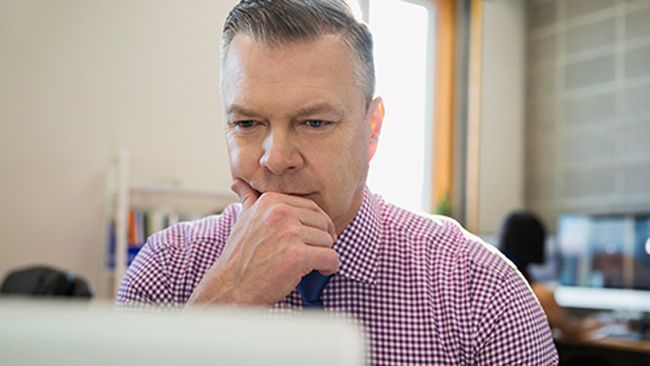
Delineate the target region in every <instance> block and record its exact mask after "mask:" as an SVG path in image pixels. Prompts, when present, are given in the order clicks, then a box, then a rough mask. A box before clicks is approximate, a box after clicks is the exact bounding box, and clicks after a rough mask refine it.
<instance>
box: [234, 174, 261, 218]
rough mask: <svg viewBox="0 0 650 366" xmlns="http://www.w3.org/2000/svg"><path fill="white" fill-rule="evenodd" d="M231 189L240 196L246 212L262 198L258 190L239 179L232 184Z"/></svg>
mask: <svg viewBox="0 0 650 366" xmlns="http://www.w3.org/2000/svg"><path fill="white" fill-rule="evenodd" d="M230 189H231V190H232V191H233V192H235V193H236V194H237V195H238V196H239V199H240V200H241V203H242V207H243V209H244V211H245V210H247V209H249V208H250V207H251V206H253V205H254V204H255V202H257V199H258V198H259V197H260V194H259V193H258V192H257V191H256V190H254V189H253V188H251V186H250V185H248V183H246V182H244V181H243V180H241V179H239V178H238V179H235V180H234V181H233V182H232V183H231V184H230Z"/></svg>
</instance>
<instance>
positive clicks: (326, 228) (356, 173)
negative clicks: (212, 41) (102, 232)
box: [117, 0, 557, 365]
mask: <svg viewBox="0 0 650 366" xmlns="http://www.w3.org/2000/svg"><path fill="white" fill-rule="evenodd" d="M222 41H223V44H222V47H223V48H222V57H223V59H222V86H221V88H222V97H223V102H224V108H225V116H226V127H225V128H226V139H227V143H228V149H229V153H230V164H231V170H232V174H233V179H234V182H233V184H232V189H233V190H234V191H235V192H236V193H237V194H238V195H239V197H240V198H241V201H242V203H241V205H231V206H229V207H228V208H226V209H225V211H224V212H223V213H222V214H221V215H220V216H212V217H208V218H205V219H202V220H199V221H196V222H192V223H184V224H180V225H177V226H175V227H172V228H170V229H168V230H165V231H163V232H161V233H157V234H155V235H153V236H152V237H151V238H149V240H148V242H147V244H146V245H145V247H144V248H143V249H142V251H141V253H140V254H139V256H138V257H137V258H136V259H135V261H134V263H133V264H132V265H131V267H130V268H129V271H128V272H127V274H126V275H125V277H124V279H123V281H122V284H121V288H120V291H119V293H118V297H117V304H118V306H138V305H140V304H148V305H152V306H161V305H171V306H175V305H184V304H187V306H209V305H235V306H241V305H250V306H262V307H266V308H269V312H270V313H299V312H300V311H302V310H303V308H304V307H306V306H307V305H322V306H323V310H324V311H325V312H327V313H332V314H334V313H344V314H347V315H349V316H352V317H353V318H354V319H356V320H357V321H358V322H359V324H361V325H362V326H363V327H364V329H365V331H366V333H367V336H368V339H369V348H370V349H369V351H370V357H371V359H370V362H371V363H372V364H378V365H379V364H428V365H430V364H435V365H462V364H467V365H469V364H472V365H474V364H476V365H491V364H498V365H506V364H526V365H550V364H555V363H557V354H556V352H555V348H554V346H553V343H552V338H551V334H550V331H549V327H548V323H547V321H546V317H545V316H544V313H543V311H542V310H541V308H540V306H539V303H538V302H537V301H536V299H535V297H534V296H533V294H532V293H531V291H530V288H529V287H528V286H527V284H526V283H525V281H524V280H523V279H522V277H521V275H520V274H519V273H518V272H517V271H516V269H514V267H513V266H512V265H511V264H509V263H507V262H506V261H504V260H503V258H502V256H500V255H499V254H498V252H497V251H496V250H494V249H491V248H490V247H488V246H487V245H486V244H484V243H483V242H481V241H480V240H479V239H477V238H475V237H473V236H471V235H469V234H468V233H467V232H465V231H464V230H463V229H462V228H461V227H459V226H458V224H456V223H455V222H453V221H452V220H449V219H446V218H442V217H422V216H418V215H415V214H413V213H410V212H407V211H405V210H403V209H400V208H398V207H396V206H393V205H391V204H389V203H387V202H385V201H384V200H383V199H382V198H381V197H380V196H378V195H375V194H373V193H371V192H370V191H369V190H368V189H367V188H366V186H365V181H366V175H367V172H368V164H369V161H370V160H371V159H372V156H373V155H374V153H375V151H376V148H377V144H378V139H379V133H380V131H381V124H382V120H383V102H382V100H381V98H374V99H373V96H374V67H373V61H372V38H371V35H370V33H369V31H368V29H367V27H366V26H365V25H364V24H363V23H361V22H359V21H357V20H356V19H355V18H354V16H353V15H352V13H351V11H350V9H349V7H348V6H347V5H346V4H345V3H344V2H343V1H341V0H308V1H304V0H275V1H274V0H248V1H242V2H241V3H240V4H238V5H237V6H236V7H235V8H234V9H233V10H232V12H231V13H230V15H229V17H228V19H227V20H226V24H225V27H224V33H223V37H222ZM312 271H318V272H319V273H320V274H322V275H331V274H333V276H331V278H329V282H327V278H326V277H325V281H324V282H325V283H327V284H326V286H325V288H324V290H323V292H322V294H319V293H318V292H319V291H316V293H317V294H316V297H315V299H308V296H309V295H305V296H304V299H303V295H302V294H306V293H307V292H303V291H309V290H305V289H304V288H302V287H301V289H300V290H298V289H296V286H298V284H299V283H301V279H302V278H303V277H304V276H307V277H306V278H310V279H313V278H316V281H318V280H319V279H323V277H319V275H314V274H313V272H312ZM301 286H302V283H301ZM303 300H304V302H305V303H304V304H303Z"/></svg>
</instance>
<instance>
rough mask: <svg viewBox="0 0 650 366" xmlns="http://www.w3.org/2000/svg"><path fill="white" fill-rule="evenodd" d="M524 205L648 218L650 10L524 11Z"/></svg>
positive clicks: (617, 4) (583, 3) (552, 4)
mask: <svg viewBox="0 0 650 366" xmlns="http://www.w3.org/2000/svg"><path fill="white" fill-rule="evenodd" d="M528 15H529V22H528V25H529V26H528V31H527V38H528V45H529V48H528V55H527V64H528V70H527V73H528V90H527V117H526V146H527V149H526V188H525V192H526V193H525V197H526V198H525V200H526V205H527V206H529V207H530V208H532V209H534V210H536V211H537V212H539V213H541V214H542V216H543V217H544V218H545V220H546V222H547V224H548V225H549V226H550V227H551V228H553V227H554V226H555V223H556V220H557V216H558V215H559V214H562V213H566V212H588V213H615V212H617V213H621V212H638V211H645V212H648V211H650V183H649V182H650V143H649V142H650V1H649V0H628V1H616V0H598V1H593V0H571V1H568V0H536V1H531V2H530V4H529V10H528Z"/></svg>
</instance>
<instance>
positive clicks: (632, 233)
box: [556, 214, 650, 311]
mask: <svg viewBox="0 0 650 366" xmlns="http://www.w3.org/2000/svg"><path fill="white" fill-rule="evenodd" d="M556 243H557V246H556V247H557V253H556V258H557V260H558V262H559V263H558V280H559V283H560V284H561V285H562V286H564V287H568V288H565V289H561V290H560V291H559V292H558V291H556V297H557V298H558V302H559V303H561V304H562V305H564V306H571V307H584V306H588V307H593V308H621V307H623V308H625V307H629V308H634V309H643V311H647V310H646V309H650V304H648V299H650V292H648V291H647V290H650V215H648V214H627V215H587V214H569V215H562V216H560V218H559V219H558V230H557V237H556ZM601 290H602V291H601ZM605 290H608V291H605ZM609 290H611V291H609ZM572 294H580V295H579V296H573V295H572ZM622 299H626V300H625V301H624V302H621V301H619V300H622ZM578 303H579V304H578ZM578 305H579V306H578Z"/></svg>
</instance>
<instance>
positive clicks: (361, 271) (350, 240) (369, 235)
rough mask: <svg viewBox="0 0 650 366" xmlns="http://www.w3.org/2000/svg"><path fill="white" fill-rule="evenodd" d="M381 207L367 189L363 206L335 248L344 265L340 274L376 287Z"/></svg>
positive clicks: (340, 268) (339, 271) (340, 269)
mask: <svg viewBox="0 0 650 366" xmlns="http://www.w3.org/2000/svg"><path fill="white" fill-rule="evenodd" d="M379 224H380V205H379V202H378V200H377V198H376V197H375V196H374V195H373V194H372V193H371V192H370V190H369V189H368V187H366V188H365V191H364V197H363V203H362V204H361V208H360V209H359V212H358V213H357V216H355V218H354V219H353V220H352V222H351V223H350V225H348V227H347V228H345V230H344V231H343V233H341V235H340V236H339V239H338V240H337V241H336V243H334V245H333V246H332V248H333V249H334V250H336V252H337V253H338V254H339V260H340V262H341V266H340V267H339V270H338V272H336V274H337V275H338V276H343V277H347V278H350V279H352V280H356V281H360V282H364V283H367V284H371V285H374V283H375V275H376V272H377V265H376V264H377V253H378V251H379Z"/></svg>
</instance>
